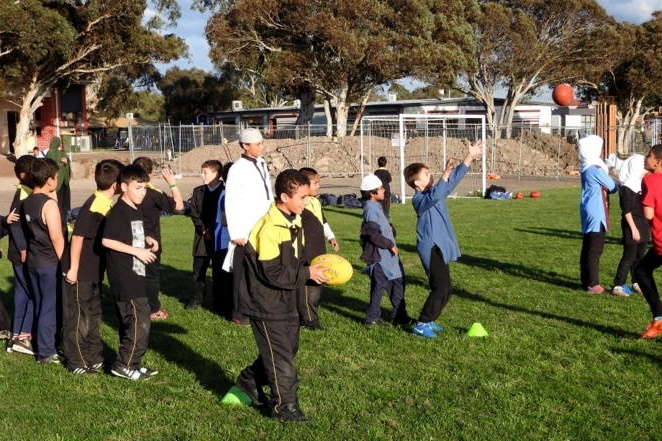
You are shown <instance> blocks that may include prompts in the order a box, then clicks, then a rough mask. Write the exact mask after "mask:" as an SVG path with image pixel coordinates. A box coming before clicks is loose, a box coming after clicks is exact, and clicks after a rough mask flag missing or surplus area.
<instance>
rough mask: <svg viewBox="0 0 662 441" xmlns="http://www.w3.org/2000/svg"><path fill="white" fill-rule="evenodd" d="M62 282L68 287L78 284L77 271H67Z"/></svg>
mask: <svg viewBox="0 0 662 441" xmlns="http://www.w3.org/2000/svg"><path fill="white" fill-rule="evenodd" d="M64 281H65V282H67V283H69V284H70V285H74V284H75V283H76V282H78V274H77V271H73V270H71V269H70V270H69V271H67V273H66V274H65V275H64Z"/></svg>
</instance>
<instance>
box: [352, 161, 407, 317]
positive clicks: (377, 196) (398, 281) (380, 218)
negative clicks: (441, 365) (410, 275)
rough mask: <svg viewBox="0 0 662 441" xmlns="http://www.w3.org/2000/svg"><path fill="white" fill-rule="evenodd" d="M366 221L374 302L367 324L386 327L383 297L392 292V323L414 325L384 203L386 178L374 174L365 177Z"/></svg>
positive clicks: (365, 257) (366, 253) (365, 255)
mask: <svg viewBox="0 0 662 441" xmlns="http://www.w3.org/2000/svg"><path fill="white" fill-rule="evenodd" d="M360 189H361V198H362V199H363V200H364V203H363V223H362V224H361V248H362V249H363V253H362V254H361V260H363V261H364V262H365V263H366V264H368V269H369V273H370V304H369V305H368V311H367V314H366V319H365V325H366V326H367V327H368V328H371V327H374V326H383V325H385V324H386V323H385V322H383V321H382V319H381V307H380V304H381V300H382V295H383V294H384V292H386V293H388V295H389V298H390V300H391V304H392V305H393V312H392V313H391V322H392V323H393V324H394V325H410V324H411V323H410V321H411V320H410V318H409V316H408V315H407V309H406V303H405V273H404V269H403V268H402V263H401V262H400V257H399V256H398V254H399V253H400V251H399V250H398V246H397V245H396V243H395V235H394V234H393V228H392V227H391V224H389V222H388V219H387V218H386V214H384V210H383V208H382V205H381V201H382V200H384V194H385V189H384V185H383V183H382V181H381V180H380V179H379V178H378V177H377V176H376V175H374V174H370V175H366V176H364V177H363V179H362V180H361V186H360Z"/></svg>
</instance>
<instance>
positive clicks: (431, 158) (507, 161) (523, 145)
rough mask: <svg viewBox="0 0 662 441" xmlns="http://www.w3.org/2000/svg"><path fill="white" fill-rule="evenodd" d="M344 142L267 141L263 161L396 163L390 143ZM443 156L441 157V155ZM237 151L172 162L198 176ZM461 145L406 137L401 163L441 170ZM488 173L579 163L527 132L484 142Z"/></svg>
mask: <svg viewBox="0 0 662 441" xmlns="http://www.w3.org/2000/svg"><path fill="white" fill-rule="evenodd" d="M363 150H364V154H363V158H362V157H361V138H360V137H358V136H355V137H347V138H346V139H344V140H343V141H342V142H341V141H337V140H330V139H328V138H324V137H318V138H310V139H308V138H304V139H267V140H265V154H264V157H265V159H266V161H267V163H268V164H269V168H270V170H271V171H272V173H273V174H278V173H279V172H280V171H282V170H284V169H287V168H301V167H313V168H315V169H316V170H317V171H318V172H320V173H321V174H325V175H336V176H354V175H357V174H360V172H361V161H363V165H364V168H365V169H366V170H372V169H374V168H376V163H377V158H378V157H379V156H385V157H386V158H387V160H388V162H389V164H394V165H395V164H399V149H398V148H397V147H394V146H393V144H392V140H391V139H387V138H380V137H372V138H369V139H364V142H363ZM444 151H445V155H444ZM240 153H241V148H240V147H239V144H238V143H236V142H233V143H230V144H226V145H211V146H204V147H198V148H196V149H194V150H192V151H190V152H187V153H184V154H183V155H181V157H179V158H176V160H175V163H176V164H177V166H178V167H180V170H181V172H182V173H185V174H190V173H198V172H199V170H200V164H202V162H204V161H205V160H207V159H219V160H221V162H223V163H225V162H227V161H229V160H233V159H236V158H237V157H239V155H240ZM465 154H466V143H465V141H464V140H460V139H440V138H426V137H422V136H420V137H410V138H409V139H408V140H407V144H406V146H405V156H406V159H405V162H407V163H410V162H423V163H425V164H428V165H429V166H430V168H432V169H434V170H440V169H443V166H444V163H445V160H446V159H448V158H454V159H455V160H456V161H461V160H462V158H463V157H464V155H465ZM485 154H486V156H487V172H489V173H498V174H503V175H526V176H557V175H565V174H568V173H569V172H570V171H571V170H576V168H577V164H578V159H577V152H576V150H575V147H574V145H573V144H570V143H568V142H567V141H566V140H565V139H563V138H560V137H558V136H553V135H545V134H534V133H526V134H523V135H522V136H521V137H519V138H517V139H500V140H496V141H495V140H493V139H488V141H487V146H486V149H485Z"/></svg>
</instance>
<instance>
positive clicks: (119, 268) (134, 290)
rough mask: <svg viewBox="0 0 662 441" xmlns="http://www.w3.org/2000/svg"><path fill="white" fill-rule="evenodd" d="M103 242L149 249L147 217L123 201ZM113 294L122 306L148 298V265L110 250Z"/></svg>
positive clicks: (109, 219) (110, 218)
mask: <svg viewBox="0 0 662 441" xmlns="http://www.w3.org/2000/svg"><path fill="white" fill-rule="evenodd" d="M103 238H104V239H112V240H117V241H120V242H122V243H125V244H127V245H131V246H134V247H138V248H144V247H145V230H144V225H143V213H142V211H141V209H140V206H138V208H133V207H131V206H130V205H128V204H127V203H126V202H124V201H123V200H122V198H120V199H119V200H118V201H117V203H116V204H115V206H113V208H111V210H110V212H109V213H108V217H107V218H106V224H105V226H104V229H103ZM106 272H107V274H108V281H109V282H110V290H111V291H112V292H113V294H114V295H115V297H116V299H117V300H118V301H120V302H125V301H127V300H131V299H135V298H138V297H145V296H146V295H147V294H146V292H145V264H144V263H142V262H141V261H140V260H139V259H138V258H136V257H134V256H132V255H130V254H126V253H120V252H118V251H114V250H110V249H109V250H108V261H107V264H106Z"/></svg>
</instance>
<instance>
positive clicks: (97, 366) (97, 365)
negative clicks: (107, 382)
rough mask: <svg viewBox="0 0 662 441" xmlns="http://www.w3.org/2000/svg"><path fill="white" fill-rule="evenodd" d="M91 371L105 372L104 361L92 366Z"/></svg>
mask: <svg viewBox="0 0 662 441" xmlns="http://www.w3.org/2000/svg"><path fill="white" fill-rule="evenodd" d="M90 369H91V370H93V371H95V372H101V371H102V370H103V361H100V362H98V363H94V364H93V365H92V366H90Z"/></svg>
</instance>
